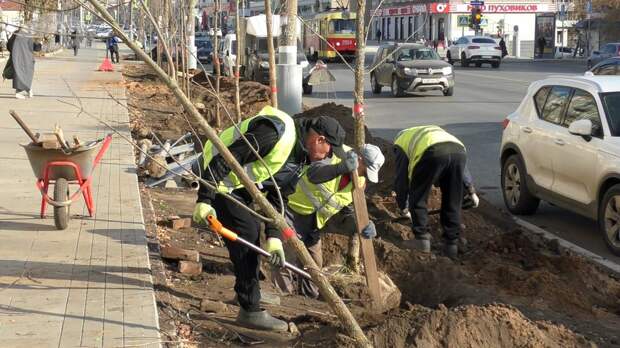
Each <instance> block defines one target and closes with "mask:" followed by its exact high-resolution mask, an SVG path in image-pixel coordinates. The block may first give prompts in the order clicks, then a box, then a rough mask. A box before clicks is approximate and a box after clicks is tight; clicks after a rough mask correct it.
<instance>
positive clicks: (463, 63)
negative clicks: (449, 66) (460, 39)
mask: <svg viewBox="0 0 620 348" xmlns="http://www.w3.org/2000/svg"><path fill="white" fill-rule="evenodd" d="M461 66H463V67H465V68H467V67H468V66H469V60H467V56H466V55H465V52H463V53H461Z"/></svg>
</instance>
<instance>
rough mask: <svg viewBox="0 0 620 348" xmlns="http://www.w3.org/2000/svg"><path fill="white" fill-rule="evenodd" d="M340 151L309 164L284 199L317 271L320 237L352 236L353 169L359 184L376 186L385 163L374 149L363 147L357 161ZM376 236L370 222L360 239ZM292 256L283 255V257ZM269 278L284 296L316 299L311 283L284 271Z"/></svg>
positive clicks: (351, 153)
mask: <svg viewBox="0 0 620 348" xmlns="http://www.w3.org/2000/svg"><path fill="white" fill-rule="evenodd" d="M343 150H344V151H346V153H343V154H340V156H338V155H336V154H333V155H332V156H331V157H327V158H325V159H324V160H322V161H316V162H313V163H312V164H310V165H309V166H308V168H307V170H306V172H305V174H304V176H303V177H302V178H301V180H299V182H298V183H297V187H296V189H295V192H294V193H293V194H292V195H290V196H289V197H288V206H289V208H290V209H289V213H290V215H289V218H290V219H291V220H292V221H291V224H292V225H293V226H294V228H295V231H296V232H297V235H298V237H299V239H301V240H302V241H303V242H304V244H305V245H306V248H307V249H308V251H309V252H310V255H311V256H312V258H313V259H314V261H315V262H316V264H317V266H318V267H319V268H322V267H323V256H322V252H321V236H320V234H322V233H340V234H342V233H345V234H353V233H355V231H356V226H355V217H354V214H353V209H352V207H351V205H352V202H353V195H352V190H353V183H352V182H351V176H350V174H351V172H353V171H354V170H356V169H357V173H358V175H359V176H361V178H360V181H361V183H363V184H365V179H364V177H365V178H367V179H368V181H370V182H373V183H376V182H378V181H379V170H380V169H381V166H382V165H383V163H384V162H385V157H384V156H383V154H382V153H381V150H380V149H379V148H378V147H377V146H375V145H371V144H366V145H364V146H363V147H362V151H361V161H358V158H357V154H356V153H355V152H354V151H353V150H351V149H350V148H348V147H347V146H344V149H343ZM344 151H343V152H344ZM341 158H343V159H341ZM376 234H377V232H376V229H375V225H374V223H373V222H372V221H371V222H370V223H369V224H368V225H367V226H366V227H365V228H364V229H363V230H362V232H361V235H362V237H364V238H374V237H375V236H376ZM292 254H293V253H288V252H287V255H292ZM288 261H289V262H292V263H295V264H297V265H300V264H299V262H298V260H297V259H296V258H292V257H290V256H289V258H288ZM300 266H301V265H300ZM272 275H273V276H272V281H273V283H274V285H275V286H276V287H277V288H279V289H280V290H281V291H283V292H285V293H289V294H291V293H298V294H300V295H304V296H307V297H310V298H318V297H319V291H318V287H317V286H316V285H315V284H314V283H313V282H312V281H310V280H308V279H305V278H303V277H296V275H295V274H293V273H292V272H290V271H289V270H288V269H277V270H275V271H274V272H272ZM295 278H297V279H296V280H295Z"/></svg>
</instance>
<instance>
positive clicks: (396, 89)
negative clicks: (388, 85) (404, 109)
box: [392, 76, 403, 98]
mask: <svg viewBox="0 0 620 348" xmlns="http://www.w3.org/2000/svg"><path fill="white" fill-rule="evenodd" d="M392 96H393V97H396V98H398V97H402V96H403V89H402V88H400V86H398V78H397V77H396V76H392Z"/></svg>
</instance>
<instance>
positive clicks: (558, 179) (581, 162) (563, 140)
mask: <svg viewBox="0 0 620 348" xmlns="http://www.w3.org/2000/svg"><path fill="white" fill-rule="evenodd" d="M600 115H601V113H600V112H599V109H598V106H597V104H596V99H595V98H594V96H593V95H592V94H590V93H588V92H587V91H584V90H582V89H578V88H575V89H574V91H573V93H572V96H571V99H570V102H569V104H568V107H567V108H566V115H565V116H564V119H563V121H562V127H561V129H560V130H559V131H558V132H557V133H556V134H555V136H554V139H553V146H552V147H551V149H550V153H551V154H552V158H553V175H554V180H553V187H552V190H553V191H554V192H555V193H558V194H560V195H562V196H564V197H566V198H569V199H571V200H573V201H576V202H579V203H581V204H589V203H591V201H592V199H594V198H595V197H596V190H597V185H598V182H597V176H596V170H597V167H598V165H597V163H598V150H597V149H599V148H601V147H602V141H603V127H602V125H601V118H600ZM583 119H587V120H590V121H592V137H591V138H590V139H589V140H588V139H584V138H583V137H582V136H579V135H572V134H570V133H569V132H568V126H569V125H570V124H571V123H572V122H574V121H577V120H583Z"/></svg>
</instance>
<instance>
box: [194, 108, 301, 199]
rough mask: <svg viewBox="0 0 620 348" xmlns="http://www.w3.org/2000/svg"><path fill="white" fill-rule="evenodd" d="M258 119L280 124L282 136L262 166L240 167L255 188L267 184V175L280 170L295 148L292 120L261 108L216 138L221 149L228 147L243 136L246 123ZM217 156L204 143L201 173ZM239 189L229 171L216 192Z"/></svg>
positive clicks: (214, 150)
mask: <svg viewBox="0 0 620 348" xmlns="http://www.w3.org/2000/svg"><path fill="white" fill-rule="evenodd" d="M258 118H264V119H268V120H272V121H274V122H278V121H279V122H281V123H283V124H284V131H283V132H282V136H281V137H280V139H279V140H278V142H277V143H276V144H275V146H274V147H273V149H272V150H271V152H269V154H268V155H267V156H265V157H263V161H264V162H265V164H263V163H261V162H260V161H254V162H251V163H247V164H245V165H244V169H245V172H246V173H247V174H248V176H249V177H250V178H251V179H252V181H254V183H256V184H259V183H261V182H263V181H265V180H267V179H268V178H269V176H270V173H271V175H273V174H275V173H277V172H278V171H279V170H280V169H281V168H282V166H283V165H284V163H286V160H287V159H288V157H289V155H290V154H291V152H292V151H293V148H294V147H295V141H296V140H297V132H296V130H295V122H294V121H293V119H292V118H291V117H290V116H289V115H287V114H286V113H285V112H283V111H280V110H278V109H276V108H273V107H271V106H265V107H264V108H263V109H262V110H261V111H260V112H259V113H258V115H256V116H254V117H251V118H248V119H246V120H244V121H243V122H241V123H240V124H239V125H238V127H239V129H238V130H237V128H235V127H234V126H233V127H230V128H227V129H226V130H224V131H223V132H222V133H221V134H220V135H219V138H220V140H222V142H223V143H224V145H226V146H230V145H231V144H232V143H234V142H235V141H236V140H237V139H239V138H241V135H242V134H245V133H246V132H247V130H248V127H249V125H250V123H251V122H252V121H254V120H256V119H258ZM218 153H219V152H218V150H217V149H216V148H215V146H213V143H212V142H210V141H207V142H206V143H205V145H204V150H203V157H204V158H203V159H204V161H203V163H204V168H203V169H204V170H209V169H208V167H209V163H210V162H211V160H213V158H214V157H215V156H216V155H217V154H218ZM242 186H243V185H242V184H241V181H240V180H239V178H238V177H237V175H235V173H233V172H232V171H231V172H230V173H229V174H228V176H227V177H226V178H224V179H223V180H222V181H221V182H219V183H218V190H219V191H220V192H231V191H232V190H235V189H237V188H240V187H242Z"/></svg>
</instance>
